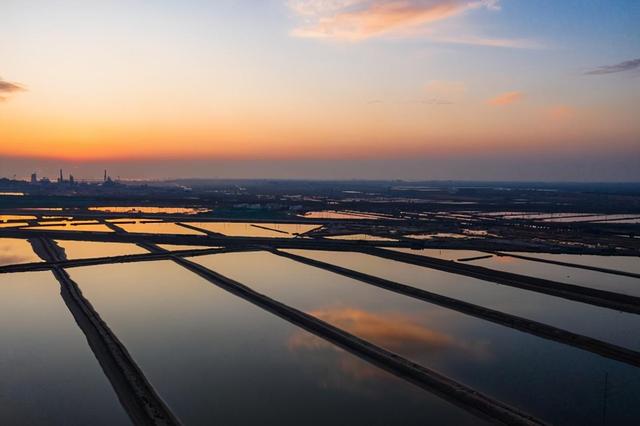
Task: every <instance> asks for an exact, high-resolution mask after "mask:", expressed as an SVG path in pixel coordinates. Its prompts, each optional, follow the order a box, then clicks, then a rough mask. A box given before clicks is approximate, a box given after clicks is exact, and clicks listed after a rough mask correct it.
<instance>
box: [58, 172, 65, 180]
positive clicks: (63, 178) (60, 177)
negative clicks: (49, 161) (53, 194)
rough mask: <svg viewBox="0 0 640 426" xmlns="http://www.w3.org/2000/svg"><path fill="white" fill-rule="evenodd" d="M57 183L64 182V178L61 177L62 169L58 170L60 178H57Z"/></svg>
mask: <svg viewBox="0 0 640 426" xmlns="http://www.w3.org/2000/svg"><path fill="white" fill-rule="evenodd" d="M58 182H60V183H62V182H64V178H63V177H62V169H60V177H59V178H58Z"/></svg>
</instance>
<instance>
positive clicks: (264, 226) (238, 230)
mask: <svg viewBox="0 0 640 426" xmlns="http://www.w3.org/2000/svg"><path fill="white" fill-rule="evenodd" d="M192 225H194V226H197V227H199V228H203V229H206V230H208V231H213V232H217V233H219V234H223V235H227V236H229V237H273V238H292V237H294V236H295V234H302V233H304V232H308V231H311V230H312V229H316V228H320V226H319V225H303V224H295V223H255V224H252V223H241V222H237V223H236V222H203V223H193V224H192Z"/></svg>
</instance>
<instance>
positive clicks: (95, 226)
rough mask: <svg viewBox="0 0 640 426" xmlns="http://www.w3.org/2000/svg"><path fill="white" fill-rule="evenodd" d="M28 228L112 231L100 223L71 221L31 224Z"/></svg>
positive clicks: (39, 229) (40, 229)
mask: <svg viewBox="0 0 640 426" xmlns="http://www.w3.org/2000/svg"><path fill="white" fill-rule="evenodd" d="M30 229H37V230H38V231H91V232H113V231H112V230H111V229H109V227H107V226H106V225H103V224H101V223H98V224H88V225H76V224H72V222H63V223H61V224H60V225H54V226H51V225H47V226H32V227H30Z"/></svg>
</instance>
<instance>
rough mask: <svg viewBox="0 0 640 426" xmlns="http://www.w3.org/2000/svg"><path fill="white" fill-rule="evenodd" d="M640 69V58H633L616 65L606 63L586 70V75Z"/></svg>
mask: <svg viewBox="0 0 640 426" xmlns="http://www.w3.org/2000/svg"><path fill="white" fill-rule="evenodd" d="M635 69H640V58H638V59H631V60H629V61H624V62H620V63H618V64H615V65H604V66H601V67H598V68H594V69H592V70H590V71H587V72H585V75H603V74H614V73H618V72H625V71H632V70H635Z"/></svg>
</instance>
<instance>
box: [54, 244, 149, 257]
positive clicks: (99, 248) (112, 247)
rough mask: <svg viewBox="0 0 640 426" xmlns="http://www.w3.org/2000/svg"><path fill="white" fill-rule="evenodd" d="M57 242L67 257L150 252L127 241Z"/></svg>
mask: <svg viewBox="0 0 640 426" xmlns="http://www.w3.org/2000/svg"><path fill="white" fill-rule="evenodd" d="M56 243H57V244H58V245H59V246H60V247H62V248H63V249H64V251H65V253H66V255H67V259H87V258H91V257H108V256H121V255H125V254H143V253H149V252H148V251H147V250H145V249H143V248H141V247H138V246H137V245H135V244H127V243H98V242H94V241H71V240H67V241H63V240H59V241H56Z"/></svg>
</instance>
